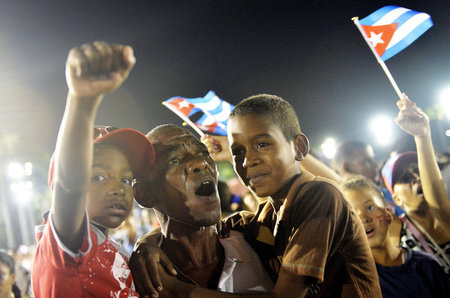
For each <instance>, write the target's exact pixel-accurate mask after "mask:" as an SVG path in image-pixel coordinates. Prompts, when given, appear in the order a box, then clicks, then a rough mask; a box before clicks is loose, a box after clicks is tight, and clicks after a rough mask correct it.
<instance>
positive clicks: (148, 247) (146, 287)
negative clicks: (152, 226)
mask: <svg viewBox="0 0 450 298" xmlns="http://www.w3.org/2000/svg"><path fill="white" fill-rule="evenodd" d="M160 237H161V235H160V234H159V233H153V232H152V233H149V234H146V235H144V236H142V237H140V238H139V239H138V241H137V242H136V244H135V247H134V251H133V254H132V255H131V258H130V263H129V266H130V269H131V272H132V274H133V280H134V284H135V286H136V290H137V291H138V292H139V294H141V295H152V296H153V297H158V292H161V291H162V290H163V287H162V284H161V279H160V274H159V272H158V268H159V267H161V266H162V267H163V268H165V270H167V272H169V273H170V274H172V275H176V274H177V272H176V270H175V268H174V266H173V264H172V262H171V261H170V260H169V258H168V257H167V255H166V254H165V253H164V252H163V251H162V250H161V249H160V248H159V246H158V243H159V239H160Z"/></svg>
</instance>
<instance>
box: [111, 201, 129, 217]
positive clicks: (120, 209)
mask: <svg viewBox="0 0 450 298" xmlns="http://www.w3.org/2000/svg"><path fill="white" fill-rule="evenodd" d="M108 209H109V210H110V212H111V213H112V214H115V215H123V214H124V213H127V212H128V207H127V205H126V203H125V202H120V201H119V202H115V203H114V204H112V205H110V206H108Z"/></svg>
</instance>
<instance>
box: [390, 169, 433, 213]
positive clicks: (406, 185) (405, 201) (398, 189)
mask: <svg viewBox="0 0 450 298" xmlns="http://www.w3.org/2000/svg"><path fill="white" fill-rule="evenodd" d="M394 195H395V198H396V202H397V204H399V205H400V206H402V207H403V208H405V209H406V210H411V211H412V210H416V209H419V208H420V205H421V204H423V203H424V202H425V197H424V195H423V191H422V183H421V181H420V176H419V169H418V168H417V163H410V164H409V165H408V166H406V167H405V168H404V169H403V170H402V172H401V173H400V175H399V178H397V179H396V182H395V185H394Z"/></svg>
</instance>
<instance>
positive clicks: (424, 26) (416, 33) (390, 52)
mask: <svg viewBox="0 0 450 298" xmlns="http://www.w3.org/2000/svg"><path fill="white" fill-rule="evenodd" d="M432 26H433V22H432V21H431V18H429V19H426V20H425V21H424V22H422V23H421V24H420V25H419V26H417V27H416V28H415V29H414V30H413V31H411V33H409V34H408V35H406V36H405V37H404V38H403V39H402V40H400V41H399V42H398V43H397V44H396V45H394V46H392V47H390V48H388V49H386V51H385V52H384V54H383V56H381V59H382V60H383V61H386V60H388V59H389V58H391V57H392V56H394V55H396V54H397V53H398V52H400V51H402V50H403V49H404V48H406V47H407V46H409V45H410V44H412V43H413V42H414V41H415V40H416V39H417V38H419V37H420V36H421V35H422V34H423V33H425V31H427V30H428V29H430V28H431V27H432Z"/></svg>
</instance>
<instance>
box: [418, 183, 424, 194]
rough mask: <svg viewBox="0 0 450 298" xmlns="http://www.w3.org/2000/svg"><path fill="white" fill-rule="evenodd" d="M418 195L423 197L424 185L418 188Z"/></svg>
mask: <svg viewBox="0 0 450 298" xmlns="http://www.w3.org/2000/svg"><path fill="white" fill-rule="evenodd" d="M417 194H418V195H423V190H422V185H420V186H419V187H418V188H417Z"/></svg>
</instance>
